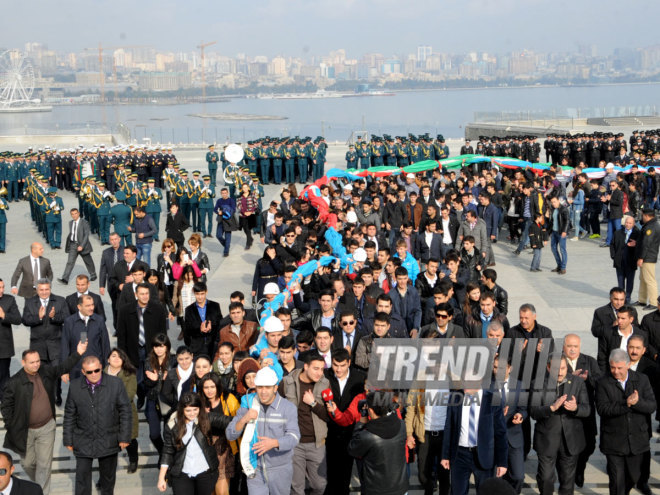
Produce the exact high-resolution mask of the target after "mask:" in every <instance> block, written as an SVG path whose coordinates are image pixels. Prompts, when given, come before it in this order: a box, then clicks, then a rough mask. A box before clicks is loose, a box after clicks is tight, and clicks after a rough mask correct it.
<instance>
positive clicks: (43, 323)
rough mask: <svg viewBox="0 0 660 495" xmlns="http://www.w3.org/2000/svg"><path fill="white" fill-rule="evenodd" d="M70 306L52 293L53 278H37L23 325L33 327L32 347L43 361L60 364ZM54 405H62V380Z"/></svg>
mask: <svg viewBox="0 0 660 495" xmlns="http://www.w3.org/2000/svg"><path fill="white" fill-rule="evenodd" d="M67 316H69V307H68V306H67V304H66V301H65V300H64V298H63V297H61V296H56V295H55V294H52V293H51V287H50V281H49V280H48V279H41V280H38V281H37V295H36V296H34V297H31V298H29V299H26V301H25V307H24V308H23V318H22V322H23V325H25V326H26V327H30V349H34V350H35V351H37V352H38V353H39V357H40V358H41V362H42V363H43V364H48V365H51V366H57V365H58V364H59V362H60V343H61V341H62V325H64V320H65V319H66V317H67ZM55 404H56V405H58V406H61V405H62V383H61V382H60V381H59V380H58V382H57V392H56V397H55Z"/></svg>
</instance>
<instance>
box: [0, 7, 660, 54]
mask: <svg viewBox="0 0 660 495" xmlns="http://www.w3.org/2000/svg"><path fill="white" fill-rule="evenodd" d="M4 7H5V9H4V11H5V13H4V14H3V15H2V16H1V18H0V46H2V47H6V48H23V46H24V44H25V43H26V42H28V41H35V42H41V43H44V44H47V45H48V47H49V48H50V49H53V50H63V51H80V50H82V49H83V48H85V47H95V46H98V44H99V42H101V43H103V45H105V46H121V45H150V46H153V47H154V48H156V49H158V50H165V51H191V50H194V49H195V46H196V45H198V44H199V42H200V41H201V40H204V41H217V42H218V43H217V45H216V46H214V47H212V48H210V49H209V50H210V51H216V52H218V53H220V54H222V55H229V56H234V55H236V54H237V53H246V54H247V55H249V56H255V55H266V56H269V57H270V56H274V55H278V54H281V55H285V56H302V55H306V54H315V55H321V54H326V53H327V52H328V51H330V50H333V49H337V48H344V49H346V51H347V55H348V57H359V56H360V55H361V54H363V53H367V52H380V53H382V54H384V55H385V56H389V55H399V54H407V53H414V52H416V47H417V45H421V44H424V45H431V46H432V47H433V51H434V52H452V53H462V52H467V51H475V50H476V51H488V52H491V53H493V52H494V53H501V52H507V51H512V50H521V49H524V48H528V49H532V50H536V51H564V50H569V51H574V50H575V49H576V48H577V46H578V44H594V45H596V46H597V50H598V54H609V53H611V51H612V50H613V49H614V48H616V47H631V48H635V47H643V46H648V45H652V44H656V43H658V35H657V26H656V24H657V19H658V18H659V17H660V1H658V0H639V1H635V2H623V1H621V0H599V1H597V0H555V1H549V0H526V1H520V0H253V1H249V0H233V1H227V0H187V1H182V0H60V1H53V0H29V1H25V0H22V1H17V0H5V2H4Z"/></svg>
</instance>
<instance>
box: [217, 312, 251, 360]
mask: <svg viewBox="0 0 660 495" xmlns="http://www.w3.org/2000/svg"><path fill="white" fill-rule="evenodd" d="M229 318H231V324H229V325H227V326H225V327H223V328H221V329H220V342H231V343H232V344H234V350H235V351H249V349H250V346H251V345H253V344H254V343H255V342H256V341H257V337H258V336H259V332H258V330H257V323H256V322H254V321H248V320H246V319H245V309H244V308H243V305H242V304H241V303H240V302H233V303H231V304H230V305H229Z"/></svg>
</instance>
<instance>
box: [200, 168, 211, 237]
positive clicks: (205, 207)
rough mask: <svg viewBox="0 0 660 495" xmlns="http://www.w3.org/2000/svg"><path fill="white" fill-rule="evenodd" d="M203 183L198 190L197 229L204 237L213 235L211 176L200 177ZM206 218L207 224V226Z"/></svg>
mask: <svg viewBox="0 0 660 495" xmlns="http://www.w3.org/2000/svg"><path fill="white" fill-rule="evenodd" d="M202 179H203V180H204V183H203V184H202V186H201V188H200V191H199V220H198V225H199V230H200V231H201V232H202V235H203V236H204V237H213V235H212V232H213V207H214V206H215V201H214V199H213V198H215V187H214V186H213V184H211V176H210V175H205V176H203V177H202ZM207 220H208V226H207Z"/></svg>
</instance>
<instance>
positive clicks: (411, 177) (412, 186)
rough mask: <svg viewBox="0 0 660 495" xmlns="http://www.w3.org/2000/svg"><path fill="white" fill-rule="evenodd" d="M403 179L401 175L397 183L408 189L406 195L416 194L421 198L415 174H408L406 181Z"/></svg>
mask: <svg viewBox="0 0 660 495" xmlns="http://www.w3.org/2000/svg"><path fill="white" fill-rule="evenodd" d="M402 177H403V175H400V176H399V177H398V178H397V181H398V182H399V184H401V185H402V186H403V187H405V188H406V195H408V196H409V195H410V193H411V192H414V193H416V194H417V196H419V186H418V185H417V184H416V183H415V174H411V173H407V174H406V175H405V180H401V178H402Z"/></svg>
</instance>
